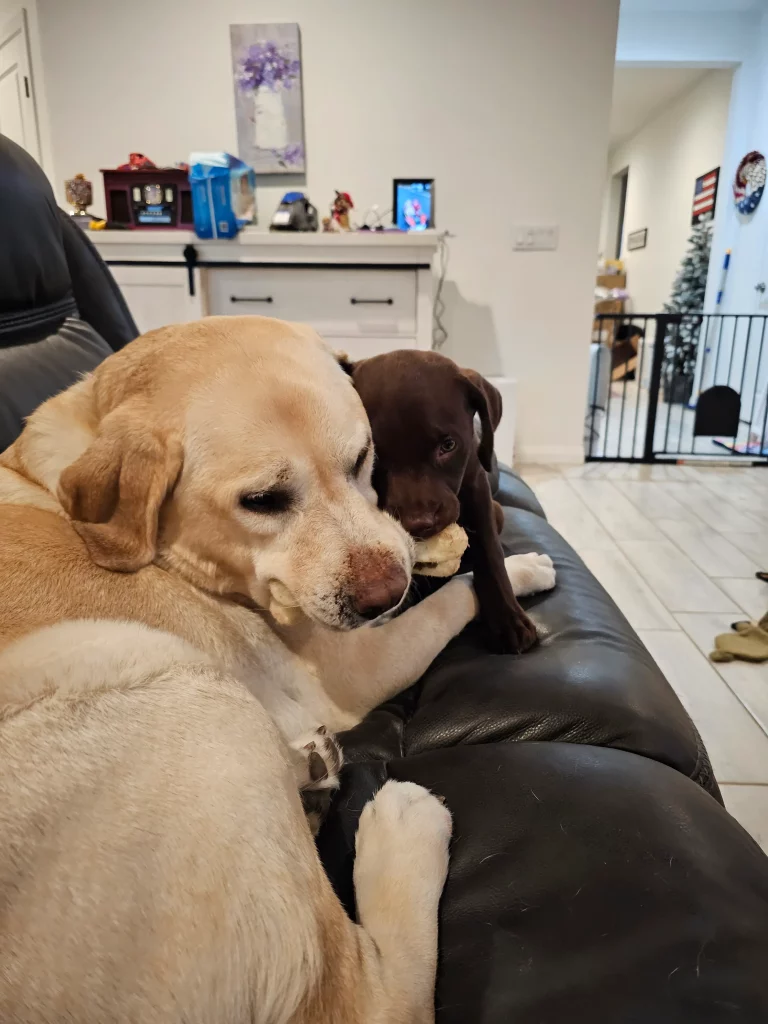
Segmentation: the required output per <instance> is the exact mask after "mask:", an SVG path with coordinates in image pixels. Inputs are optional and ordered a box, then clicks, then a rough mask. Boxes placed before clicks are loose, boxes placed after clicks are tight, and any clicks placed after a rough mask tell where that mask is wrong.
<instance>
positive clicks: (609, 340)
mask: <svg viewBox="0 0 768 1024" xmlns="http://www.w3.org/2000/svg"><path fill="white" fill-rule="evenodd" d="M767 323H768V317H766V316H751V315H746V314H745V315H731V314H715V313H713V314H700V315H697V314H689V313H656V314H633V315H629V314H610V313H608V314H600V315H599V316H597V317H596V319H595V325H594V331H593V338H592V346H591V370H590V382H589V392H588V399H587V414H586V421H585V430H584V448H585V455H586V458H587V461H596V460H605V461H610V462H655V461H661V460H667V461H676V460H689V459H690V460H711V459H718V460H719V459H735V460H739V461H740V462H752V463H756V464H757V463H760V464H766V463H767V462H768V402H767V401H766V394H767V393H768V337H767V336H766V334H767V330H766V324H767Z"/></svg>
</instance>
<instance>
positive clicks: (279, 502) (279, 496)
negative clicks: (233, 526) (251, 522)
mask: <svg viewBox="0 0 768 1024" xmlns="http://www.w3.org/2000/svg"><path fill="white" fill-rule="evenodd" d="M290 505H291V496H290V494H289V493H288V492H287V491H278V490H272V491H252V492H250V493H248V494H243V495H241V496H240V507H241V508H244V509H245V510H246V512H263V513H267V514H272V515H274V514H275V513H277V512H285V511H287V509H288V508H289V507H290Z"/></svg>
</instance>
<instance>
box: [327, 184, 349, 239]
mask: <svg viewBox="0 0 768 1024" xmlns="http://www.w3.org/2000/svg"><path fill="white" fill-rule="evenodd" d="M354 208H355V204H354V203H353V202H352V196H351V195H350V194H349V192H337V193H336V198H335V199H334V201H333V205H332V206H331V221H332V226H331V230H332V231H349V230H350V223H349V211H350V210H354ZM323 226H325V222H323Z"/></svg>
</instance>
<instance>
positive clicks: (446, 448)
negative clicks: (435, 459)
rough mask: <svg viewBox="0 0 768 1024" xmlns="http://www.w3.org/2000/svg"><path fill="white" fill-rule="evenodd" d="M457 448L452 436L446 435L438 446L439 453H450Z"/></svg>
mask: <svg viewBox="0 0 768 1024" xmlns="http://www.w3.org/2000/svg"><path fill="white" fill-rule="evenodd" d="M455 448H456V442H455V441H454V439H453V438H452V437H444V438H443V440H442V441H441V442H440V444H439V445H438V446H437V451H438V454H439V455H449V454H450V453H451V452H452V451H454V450H455Z"/></svg>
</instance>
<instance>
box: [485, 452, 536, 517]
mask: <svg viewBox="0 0 768 1024" xmlns="http://www.w3.org/2000/svg"><path fill="white" fill-rule="evenodd" d="M491 489H492V490H493V492H494V493H493V496H494V498H495V499H496V501H498V503H499V504H500V505H511V506H513V507H514V508H523V509H526V510H527V511H528V512H535V513H536V515H537V516H541V518H542V519H546V518H547V517H546V515H545V514H544V509H543V508H542V507H541V504H540V503H539V499H538V498H537V497H536V495H535V494H534V493H533V491H532V490H531V488H530V487H529V486H528V484H527V483H525V481H524V480H521V479H520V477H519V476H518V475H517V473H515V472H513V471H512V470H511V469H509V467H508V466H504V465H499V466H498V470H497V471H496V472H495V473H492V474H491Z"/></svg>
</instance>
